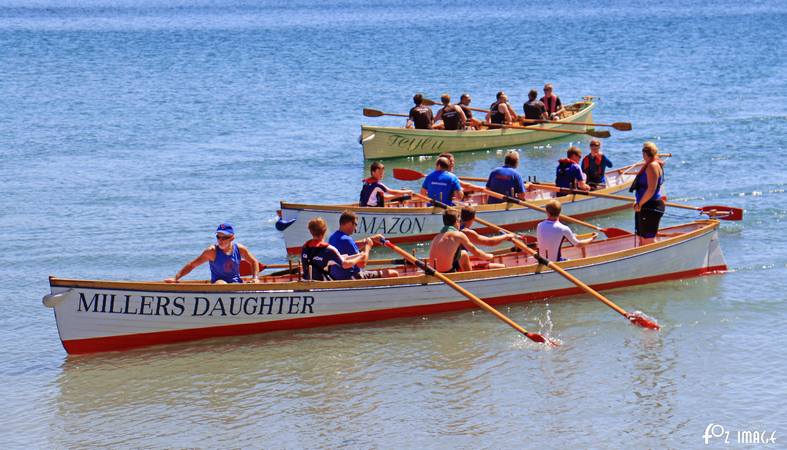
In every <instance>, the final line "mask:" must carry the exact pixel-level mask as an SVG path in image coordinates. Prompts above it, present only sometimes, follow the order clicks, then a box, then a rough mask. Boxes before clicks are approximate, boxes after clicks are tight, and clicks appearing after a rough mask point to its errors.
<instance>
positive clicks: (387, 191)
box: [359, 161, 412, 208]
mask: <svg viewBox="0 0 787 450" xmlns="http://www.w3.org/2000/svg"><path fill="white" fill-rule="evenodd" d="M370 172H371V176H370V177H369V178H366V179H365V180H363V187H362V188H361V199H360V202H359V205H360V206H364V207H365V206H376V207H379V208H382V207H384V206H385V201H386V200H390V199H391V198H393V197H394V196H398V195H408V194H412V191H409V190H400V189H391V188H389V187H388V186H386V185H384V184H383V183H382V182H381V181H382V179H383V177H384V176H385V166H384V165H383V163H381V162H379V161H375V162H373V163H372V166H371V169H370Z"/></svg>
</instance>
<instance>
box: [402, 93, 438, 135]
mask: <svg viewBox="0 0 787 450" xmlns="http://www.w3.org/2000/svg"><path fill="white" fill-rule="evenodd" d="M423 102H424V96H423V94H421V93H420V92H419V93H417V94H415V95H414V96H413V103H415V106H414V107H413V108H412V109H411V110H410V116H409V117H408V118H407V125H406V128H413V127H415V128H416V129H419V130H431V129H432V126H433V125H434V117H433V116H432V108H430V107H428V106H424V105H423Z"/></svg>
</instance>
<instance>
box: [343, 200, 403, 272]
mask: <svg viewBox="0 0 787 450" xmlns="http://www.w3.org/2000/svg"><path fill="white" fill-rule="evenodd" d="M357 226H358V217H357V216H356V215H355V213H354V212H352V211H349V210H348V211H344V212H343V213H342V215H341V216H340V217H339V229H338V230H336V231H334V233H333V234H332V235H331V237H330V238H328V244H330V245H331V246H333V247H334V248H336V250H337V251H338V252H339V254H340V255H342V257H343V258H344V259H345V260H348V259H350V258H353V257H357V256H359V255H360V259H357V260H356V261H355V264H354V265H353V266H352V267H350V268H345V267H344V264H341V265H340V264H331V265H330V268H329V271H330V274H331V278H333V279H334V280H369V279H373V278H388V277H398V276H399V272H397V271H396V270H394V269H380V270H364V268H365V267H366V262H367V261H368V260H369V252H371V250H372V247H373V246H374V242H380V240H381V239H382V237H383V236H382V235H381V234H376V235H374V236H371V237H369V238H366V239H364V240H363V241H361V245H363V250H360V249H359V248H358V242H356V241H355V240H353V238H352V237H351V236H352V234H353V233H354V232H355V228H356V227H357Z"/></svg>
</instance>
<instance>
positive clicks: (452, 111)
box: [433, 94, 467, 130]
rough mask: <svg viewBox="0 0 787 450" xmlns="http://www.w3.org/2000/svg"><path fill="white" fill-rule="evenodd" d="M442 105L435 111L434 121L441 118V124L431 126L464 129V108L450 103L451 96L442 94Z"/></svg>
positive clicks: (445, 128)
mask: <svg viewBox="0 0 787 450" xmlns="http://www.w3.org/2000/svg"><path fill="white" fill-rule="evenodd" d="M440 102H441V103H442V104H443V107H442V108H440V110H439V111H437V115H436V116H435V117H434V121H435V122H437V121H438V120H442V121H443V123H442V124H437V125H435V126H434V127H433V128H435V129H438V130H464V129H465V124H466V123H467V117H466V116H465V112H464V110H462V108H461V107H460V106H459V105H453V104H451V96H450V95H448V94H443V95H442V96H441V97H440Z"/></svg>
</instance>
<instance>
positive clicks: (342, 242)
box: [328, 230, 361, 280]
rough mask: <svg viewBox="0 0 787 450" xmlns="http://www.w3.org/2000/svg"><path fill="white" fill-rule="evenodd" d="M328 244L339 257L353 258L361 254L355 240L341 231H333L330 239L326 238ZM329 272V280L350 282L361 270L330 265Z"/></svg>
mask: <svg viewBox="0 0 787 450" xmlns="http://www.w3.org/2000/svg"><path fill="white" fill-rule="evenodd" d="M328 244H329V245H331V246H332V247H334V248H335V249H336V251H338V252H339V254H340V255H346V256H354V255H357V254H358V253H360V252H361V250H360V249H359V248H358V244H356V243H355V240H353V238H352V237H351V236H350V235H348V234H347V233H345V232H343V231H342V230H336V231H334V232H333V234H332V235H331V237H330V238H328ZM329 270H330V274H331V278H333V279H334V280H351V279H353V278H355V276H356V275H358V274H359V273H360V272H361V268H360V267H358V266H357V265H356V266H352V267H351V268H349V269H345V268H344V267H342V266H341V265H340V264H331V267H330V269H329Z"/></svg>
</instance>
